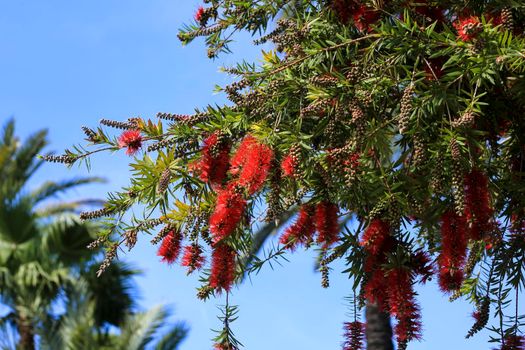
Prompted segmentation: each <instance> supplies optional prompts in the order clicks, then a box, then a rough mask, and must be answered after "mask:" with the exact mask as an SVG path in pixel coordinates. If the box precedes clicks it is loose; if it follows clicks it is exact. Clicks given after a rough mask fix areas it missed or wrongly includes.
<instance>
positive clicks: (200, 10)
mask: <svg viewBox="0 0 525 350" xmlns="http://www.w3.org/2000/svg"><path fill="white" fill-rule="evenodd" d="M202 15H204V7H202V6H199V8H198V9H197V11H196V12H195V16H194V18H195V21H197V22H198V23H201V21H202Z"/></svg>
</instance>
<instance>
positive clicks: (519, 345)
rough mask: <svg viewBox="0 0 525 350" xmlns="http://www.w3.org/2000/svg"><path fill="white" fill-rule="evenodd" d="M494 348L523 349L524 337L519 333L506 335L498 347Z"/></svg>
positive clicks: (524, 347) (524, 344) (524, 349)
mask: <svg viewBox="0 0 525 350" xmlns="http://www.w3.org/2000/svg"><path fill="white" fill-rule="evenodd" d="M494 350H525V337H523V336H521V335H508V336H506V337H505V339H504V341H503V342H502V344H501V347H500V348H499V349H494Z"/></svg>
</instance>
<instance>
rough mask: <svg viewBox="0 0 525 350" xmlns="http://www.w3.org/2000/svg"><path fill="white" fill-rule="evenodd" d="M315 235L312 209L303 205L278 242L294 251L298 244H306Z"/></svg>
mask: <svg viewBox="0 0 525 350" xmlns="http://www.w3.org/2000/svg"><path fill="white" fill-rule="evenodd" d="M314 233H315V223H314V207H313V206H311V205H309V204H305V205H303V206H302V207H301V209H300V210H299V216H298V218H297V221H296V222H295V223H294V224H293V225H292V226H290V227H288V228H287V229H286V231H284V233H283V235H282V236H281V238H280V240H279V242H280V243H281V244H284V245H286V248H288V249H290V250H294V249H295V248H296V247H297V246H298V245H300V244H308V243H309V242H311V241H312V239H313V235H314Z"/></svg>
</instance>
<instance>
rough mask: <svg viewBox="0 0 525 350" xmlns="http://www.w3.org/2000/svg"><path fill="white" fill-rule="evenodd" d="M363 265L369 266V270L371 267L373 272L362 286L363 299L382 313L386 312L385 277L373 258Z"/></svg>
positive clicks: (386, 283)
mask: <svg viewBox="0 0 525 350" xmlns="http://www.w3.org/2000/svg"><path fill="white" fill-rule="evenodd" d="M367 260H368V257H367ZM365 264H367V265H369V269H370V268H371V267H372V268H373V271H372V272H371V273H370V275H369V278H368V280H367V281H366V284H365V286H364V296H365V299H366V300H368V301H369V302H371V303H373V304H376V305H377V306H378V307H379V308H380V309H381V310H382V311H388V306H387V305H388V304H387V299H388V296H387V290H388V281H387V278H386V276H385V272H384V271H383V269H382V268H381V267H380V266H377V265H376V264H375V259H373V258H372V259H370V260H369V261H366V262H365Z"/></svg>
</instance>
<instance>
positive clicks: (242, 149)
mask: <svg viewBox="0 0 525 350" xmlns="http://www.w3.org/2000/svg"><path fill="white" fill-rule="evenodd" d="M255 144H257V140H256V139H255V137H253V136H252V135H248V136H246V137H245V138H244V139H243V140H242V142H241V143H240V145H239V147H238V148H237V151H236V152H235V154H234V155H233V157H232V158H231V159H230V173H231V174H232V175H238V174H239V173H240V172H241V169H242V167H243V166H244V164H245V163H246V158H247V155H248V152H249V150H250V148H251V147H252V146H253V145H255Z"/></svg>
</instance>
